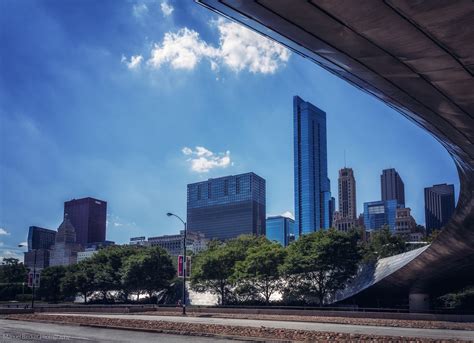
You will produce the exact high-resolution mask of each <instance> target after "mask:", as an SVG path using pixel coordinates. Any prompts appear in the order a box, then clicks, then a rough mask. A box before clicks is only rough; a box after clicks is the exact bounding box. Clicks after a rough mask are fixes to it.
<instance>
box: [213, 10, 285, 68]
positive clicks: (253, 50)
mask: <svg viewBox="0 0 474 343" xmlns="http://www.w3.org/2000/svg"><path fill="white" fill-rule="evenodd" d="M217 28H218V29H219V33H220V57H221V59H222V61H223V63H224V64H225V65H227V66H228V67H229V68H231V69H232V70H234V71H241V70H244V69H248V70H249V71H250V72H252V73H262V74H273V73H274V72H275V71H276V70H277V69H278V68H279V67H280V66H281V65H282V64H283V63H285V62H287V61H288V59H289V58H290V52H289V50H288V49H286V48H285V47H283V46H282V45H280V44H278V43H275V42H273V41H271V40H269V39H268V38H265V37H263V36H262V35H260V34H258V33H256V32H254V31H251V30H249V29H247V28H246V27H244V26H242V25H240V24H237V23H234V22H229V21H226V20H224V19H219V20H218V21H217Z"/></svg>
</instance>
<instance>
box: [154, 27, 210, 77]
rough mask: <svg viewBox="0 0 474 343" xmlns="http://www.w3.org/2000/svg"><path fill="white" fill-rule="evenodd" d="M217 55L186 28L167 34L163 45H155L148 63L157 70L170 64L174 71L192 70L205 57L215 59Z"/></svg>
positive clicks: (196, 34) (194, 33)
mask: <svg viewBox="0 0 474 343" xmlns="http://www.w3.org/2000/svg"><path fill="white" fill-rule="evenodd" d="M217 55H218V52H217V50H216V49H215V48H213V47H212V46H209V45H208V44H207V43H206V42H204V41H203V40H201V38H200V37H199V33H197V32H196V31H193V30H190V29H188V28H186V27H185V28H183V29H180V30H179V31H178V32H177V33H171V32H167V33H165V37H164V38H163V42H162V43H161V45H159V44H155V45H154V47H153V49H152V51H151V57H150V59H149V60H148V62H147V63H148V65H150V66H151V67H152V68H156V69H159V68H160V67H161V65H162V64H165V63H168V64H170V65H171V67H172V68H173V69H189V70H190V69H194V67H195V66H196V64H197V63H198V62H199V61H200V60H201V59H202V58H203V57H209V58H214V57H215V56H217Z"/></svg>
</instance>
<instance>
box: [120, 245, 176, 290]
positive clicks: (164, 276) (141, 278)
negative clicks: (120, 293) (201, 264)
mask: <svg viewBox="0 0 474 343" xmlns="http://www.w3.org/2000/svg"><path fill="white" fill-rule="evenodd" d="M121 273H122V282H123V285H124V288H126V289H128V290H130V291H131V292H136V293H137V295H138V297H140V294H141V293H142V292H146V293H148V295H149V297H152V295H153V293H154V292H160V291H163V290H165V289H167V288H168V287H169V286H170V284H171V281H172V280H173V278H174V276H175V275H176V269H175V268H174V267H173V263H172V261H171V258H170V256H169V255H168V253H167V252H166V251H165V250H163V249H162V248H160V247H152V248H147V249H144V250H142V251H140V252H139V253H137V254H135V255H131V256H129V257H127V258H126V260H125V262H124V264H123V267H122V271H121Z"/></svg>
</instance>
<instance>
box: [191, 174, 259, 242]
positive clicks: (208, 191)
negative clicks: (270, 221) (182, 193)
mask: <svg viewBox="0 0 474 343" xmlns="http://www.w3.org/2000/svg"><path fill="white" fill-rule="evenodd" d="M187 208H188V209H187V224H188V230H189V231H191V232H201V233H203V234H204V235H205V237H206V238H208V239H220V240H226V239H230V238H235V237H237V236H239V235H242V234H253V235H265V179H263V178H261V177H260V176H258V175H256V174H254V173H246V174H240V175H235V176H234V175H231V176H225V177H220V178H217V179H209V180H207V181H203V182H197V183H192V184H189V185H188V200H187Z"/></svg>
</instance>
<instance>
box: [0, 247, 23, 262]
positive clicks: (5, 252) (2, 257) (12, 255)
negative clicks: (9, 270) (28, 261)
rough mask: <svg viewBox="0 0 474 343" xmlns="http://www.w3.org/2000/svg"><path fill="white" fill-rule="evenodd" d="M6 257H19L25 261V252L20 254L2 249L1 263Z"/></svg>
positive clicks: (21, 260)
mask: <svg viewBox="0 0 474 343" xmlns="http://www.w3.org/2000/svg"><path fill="white" fill-rule="evenodd" d="M4 258H17V259H19V260H20V262H23V254H18V253H16V252H14V251H11V250H0V263H2V262H3V259H4Z"/></svg>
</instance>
